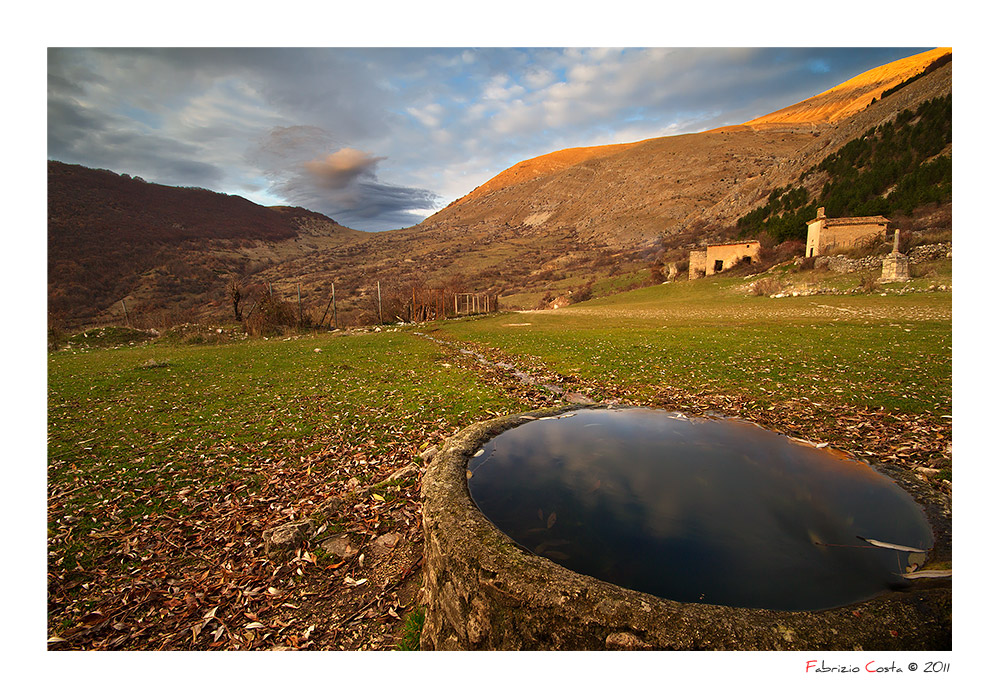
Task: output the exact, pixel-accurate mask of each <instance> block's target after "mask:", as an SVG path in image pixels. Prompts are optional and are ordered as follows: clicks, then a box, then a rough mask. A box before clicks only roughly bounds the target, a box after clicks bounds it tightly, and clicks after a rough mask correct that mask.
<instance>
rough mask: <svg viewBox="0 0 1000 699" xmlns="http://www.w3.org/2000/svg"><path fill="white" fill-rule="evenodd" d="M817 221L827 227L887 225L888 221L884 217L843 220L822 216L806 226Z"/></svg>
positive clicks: (857, 217)
mask: <svg viewBox="0 0 1000 699" xmlns="http://www.w3.org/2000/svg"><path fill="white" fill-rule="evenodd" d="M817 221H826V225H827V226H851V225H856V224H859V223H889V219H887V218H886V217H885V216H847V217H845V218H826V217H825V216H823V217H820V218H814V219H813V220H812V221H809V223H808V224H806V225H810V224H813V223H816V222H817Z"/></svg>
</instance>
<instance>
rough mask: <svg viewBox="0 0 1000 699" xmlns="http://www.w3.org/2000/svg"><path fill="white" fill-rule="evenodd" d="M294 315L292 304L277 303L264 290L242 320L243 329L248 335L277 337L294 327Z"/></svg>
mask: <svg viewBox="0 0 1000 699" xmlns="http://www.w3.org/2000/svg"><path fill="white" fill-rule="evenodd" d="M295 321H296V315H295V309H294V308H293V307H292V304H290V303H286V302H284V301H279V300H278V299H276V298H275V297H274V295H273V294H272V293H271V292H270V291H268V290H264V291H263V292H262V294H261V297H260V300H259V301H258V302H257V305H255V306H254V307H253V311H252V312H251V313H250V314H249V315H248V316H247V317H246V318H245V319H244V320H243V329H244V330H245V331H246V332H247V334H248V335H252V336H253V337H261V336H262V335H277V334H281V333H282V332H284V331H285V329H287V328H290V327H293V326H294V325H295Z"/></svg>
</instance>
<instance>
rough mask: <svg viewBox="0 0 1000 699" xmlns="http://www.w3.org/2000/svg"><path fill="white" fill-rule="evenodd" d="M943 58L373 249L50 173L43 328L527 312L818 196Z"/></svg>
mask: <svg viewBox="0 0 1000 699" xmlns="http://www.w3.org/2000/svg"><path fill="white" fill-rule="evenodd" d="M948 56H950V52H948V51H947V50H946V49H941V50H936V51H933V52H927V53H925V54H920V56H917V57H912V59H906V60H904V61H897V62H895V63H893V64H889V66H883V67H882V68H879V69H876V70H873V71H868V72H867V73H865V74H864V75H862V76H858V77H857V78H854V79H852V80H850V81H848V82H847V83H844V85H841V86H837V87H835V88H832V89H831V90H827V91H826V92H823V93H821V94H820V95H817V96H816V97H814V98H811V99H810V100H806V101H804V102H801V103H799V104H798V105H793V106H792V107H789V108H788V109H784V110H779V111H777V112H774V113H773V114H770V115H767V116H765V117H761V118H760V119H755V120H753V121H751V122H748V123H747V124H742V125H737V126H730V127H725V128H720V129H716V130H714V131H710V132H704V133H698V134H687V135H681V136H671V137H666V138H657V139H650V140H646V141H640V142H637V143H630V144H618V145H611V146H595V147H590V148H577V149H569V150H566V151H558V152H556V153H550V154H547V155H543V156H539V157H537V158H532V159H530V160H526V161H524V162H522V163H518V164H517V165H515V166H514V167H512V168H508V169H507V170H505V171H504V172H502V173H499V174H498V175H497V176H496V177H494V178H492V179H491V180H490V181H489V182H486V183H484V184H483V185H481V186H480V187H478V188H476V189H475V190H474V191H473V192H470V194H468V195H467V196H465V197H462V198H461V199H459V200H457V201H456V202H454V203H453V204H451V205H449V206H448V207H446V208H445V209H443V210H442V211H440V212H438V213H436V214H434V215H433V216H431V217H429V218H428V219H426V220H425V221H424V222H422V223H421V224H419V225H417V226H414V227H412V228H408V229H401V230H395V231H387V232H383V233H362V232H359V231H352V230H349V229H346V228H344V227H342V226H339V225H337V224H336V223H335V222H333V221H331V220H330V219H327V218H326V217H324V216H321V215H319V214H314V213H312V212H307V211H304V210H302V209H292V208H285V207H273V208H267V207H258V206H256V205H254V204H251V203H250V202H247V201H246V200H242V199H239V198H238V197H227V196H225V195H218V194H214V193H210V192H205V191H204V190H192V189H185V188H170V187H161V186H160V185H150V184H147V183H142V182H137V181H135V180H133V179H132V178H128V177H127V176H126V177H122V176H118V175H115V174H114V173H107V172H101V171H87V173H89V174H86V175H85V176H84V175H80V173H79V171H74V170H73V168H76V167H78V166H66V165H62V164H60V163H53V164H50V182H49V192H50V226H49V228H50V230H49V306H50V315H51V316H52V317H54V318H56V319H61V321H62V322H63V323H65V324H66V325H80V324H85V323H99V322H111V321H117V322H121V320H122V310H121V309H120V308H119V305H120V300H121V299H126V302H127V304H128V306H129V308H131V309H138V310H137V311H136V313H139V312H140V311H141V312H143V313H145V314H146V316H147V317H148V318H150V322H153V323H155V324H163V323H164V322H166V320H174V321H176V320H188V319H197V318H224V317H226V316H227V315H228V316H229V317H232V312H231V309H229V307H228V305H227V304H226V302H225V293H224V287H225V279H226V278H227V276H229V275H240V276H243V277H249V278H251V279H253V280H256V281H257V282H259V283H264V282H267V283H268V284H270V285H272V287H273V289H274V291H275V292H276V293H277V294H278V295H279V296H280V297H282V298H284V299H286V300H296V301H297V299H298V298H300V295H301V298H302V299H303V305H304V306H305V309H306V313H307V314H308V313H309V311H310V309H311V310H312V311H314V312H315V316H316V318H317V319H318V318H319V316H320V315H321V314H322V311H323V310H324V307H325V306H326V305H327V304H328V302H329V299H330V291H331V284H335V285H336V289H337V300H338V304H339V307H340V309H341V311H342V313H341V316H340V319H341V320H342V321H343V320H352V319H353V320H359V319H364V318H368V319H371V317H372V314H371V308H372V307H373V304H374V300H373V299H374V298H375V295H376V284H377V283H378V284H379V285H380V290H381V292H382V296H383V299H384V300H385V299H393V298H395V299H396V300H397V301H398V303H397V304H396V305H397V307H403V306H405V301H406V299H408V298H410V297H411V295H413V294H416V289H419V288H422V287H427V288H438V289H440V288H443V287H447V288H449V289H452V290H458V289H465V290H469V291H473V290H474V291H480V292H487V293H490V294H500V295H502V296H506V297H510V296H511V295H514V294H519V295H520V296H519V298H522V297H525V295H526V294H527V295H530V294H535V296H536V300H535V301H532V302H531V303H536V302H537V297H540V296H541V295H542V293H543V292H545V291H554V292H556V293H562V292H565V291H567V290H571V289H573V288H578V287H579V286H580V285H582V284H584V283H585V282H586V281H588V280H595V279H598V278H600V277H602V276H607V275H608V274H611V273H613V272H614V271H615V270H618V269H621V265H622V264H626V266H627V263H629V261H631V264H633V265H636V264H640V260H642V259H644V258H646V259H650V258H651V257H652V256H654V255H656V254H657V253H658V252H660V251H661V250H662V249H663V248H662V246H663V245H666V246H668V247H677V246H681V245H685V244H690V245H694V244H699V245H700V244H703V243H704V242H705V241H706V240H711V239H721V238H725V237H726V236H727V235H728V234H731V233H732V231H733V227H734V226H735V224H736V223H737V221H738V220H739V219H740V218H741V217H743V216H745V215H746V214H748V213H750V212H751V211H753V210H754V209H755V208H757V207H759V206H761V205H762V204H763V203H765V202H767V200H768V197H769V195H771V193H772V192H773V191H774V190H775V189H776V188H784V187H790V186H795V187H805V188H806V189H808V190H809V196H810V197H816V196H818V194H819V193H820V191H821V190H822V188H823V186H824V184H825V182H826V180H825V179H824V178H825V175H824V174H823V173H822V172H820V171H818V170H817V167H818V166H819V165H820V164H821V163H822V162H823V161H824V159H825V158H827V157H828V156H830V155H831V154H833V153H835V152H837V151H838V150H839V149H840V148H841V147H842V146H844V145H845V144H846V143H848V142H850V141H852V140H854V139H858V138H861V137H863V135H864V134H865V133H866V132H867V131H869V130H870V129H871V128H873V127H875V126H878V125H879V124H883V123H886V122H888V121H890V120H893V119H895V118H896V116H897V115H898V114H900V113H901V112H904V110H915V109H916V108H917V107H918V105H920V104H921V103H923V102H925V101H927V100H929V99H932V98H935V97H942V96H947V95H950V94H951V70H952V66H951V63H950V62H948V60H947V59H948ZM931 69H933V70H931ZM873 100H874V102H873ZM946 150H947V152H946V153H942V154H950V145H949V146H948V147H947V149H946ZM79 170H80V171H82V170H86V169H85V168H79ZM74 173H75V174H74ZM74 178H75V179H74ZM77 180H80V181H82V182H83V183H84V184H80V182H78V181H77ZM79 187H83V189H82V190H81V189H79ZM130 188H131V189H130ZM947 206H949V207H950V203H948V204H947ZM802 233H803V236H804V234H805V231H804V229H803V231H802ZM563 277H565V279H563ZM561 279H562V281H560V280H561ZM365 309H367V311H366V310H365ZM366 313H367V315H366ZM157 314H159V315H158V316H157ZM391 317H392V316H390V318H391ZM133 320H134V318H133Z"/></svg>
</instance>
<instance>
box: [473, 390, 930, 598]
mask: <svg viewBox="0 0 1000 699" xmlns="http://www.w3.org/2000/svg"><path fill="white" fill-rule="evenodd" d="M468 469H469V474H467V475H470V477H469V490H470V492H471V494H472V498H473V500H474V501H475V502H476V504H477V505H478V506H479V508H480V509H481V510H482V512H483V513H484V514H485V515H486V517H487V518H489V519H490V521H492V522H493V523H494V524H495V525H496V526H497V527H498V528H499V529H500V530H501V531H503V532H505V533H506V534H507V535H509V536H510V537H511V538H512V539H514V540H515V541H516V542H517V543H519V544H520V545H522V546H524V547H525V548H527V549H529V550H531V551H533V552H535V553H537V554H538V555H541V556H545V557H546V558H550V559H552V560H553V561H555V562H557V563H559V564H561V565H563V566H565V567H567V568H569V569H571V570H574V571H576V572H578V573H584V574H586V575H591V576H593V577H596V578H600V579H601V580H606V581H608V582H611V583H615V584H617V585H621V586H623V587H628V588H631V589H634V590H640V591H642V592H648V593H651V594H654V595H657V596H660V597H664V598H667V599H673V600H677V601H681V602H699V601H700V602H705V603H710V604H721V605H727V606H733V607H752V608H762V609H785V610H816V609H826V608H830V607H836V606H840V605H843V604H848V603H851V602H856V601H860V600H864V599H868V598H871V597H874V596H876V595H878V594H880V593H882V592H885V591H886V590H888V589H891V588H892V587H896V586H899V585H900V584H901V583H902V582H903V578H901V577H900V573H903V572H905V571H906V569H907V566H913V565H914V564H919V563H921V562H922V561H923V554H919V553H908V552H903V551H898V550H889V549H884V548H877V547H872V546H871V545H869V544H867V543H866V542H865V541H862V540H861V539H859V538H858V537H863V538H865V539H873V540H878V541H881V542H888V543H892V544H896V545H903V546H908V547H912V548H918V549H929V548H930V547H931V545H932V543H933V539H932V533H931V529H930V527H929V526H928V524H927V520H926V519H925V517H924V515H923V512H922V510H921V509H920V507H919V506H918V505H917V504H916V503H914V502H913V500H912V499H911V498H910V497H909V495H907V494H906V493H905V492H904V491H903V490H902V489H901V488H900V487H899V486H897V485H896V484H895V483H893V482H892V481H891V480H889V479H888V478H886V477H884V476H882V475H880V474H878V473H876V472H875V471H874V470H872V469H871V468H870V467H869V466H867V465H865V464H863V463H860V462H858V461H855V460H853V459H850V458H847V457H845V456H842V455H839V454H836V453H833V452H830V451H827V450H823V449H816V448H814V447H811V446H808V445H804V444H801V443H796V442H793V441H791V440H789V439H787V438H785V437H783V436H781V435H778V434H775V433H773V432H768V431H766V430H763V429H761V428H759V427H756V426H754V425H750V424H747V423H743V422H738V421H734V420H706V419H688V418H684V417H683V416H680V415H678V414H676V413H668V412H665V411H658V410H646V409H638V408H629V409H604V410H578V411H574V412H570V413H564V414H563V415H561V416H559V417H558V418H548V419H541V420H536V421H533V422H529V423H527V424H524V425H521V426H519V427H516V428H514V429H511V430H508V431H507V432H504V433H503V434H501V435H499V436H498V437H496V438H495V439H493V440H492V441H490V442H488V443H487V444H485V445H484V446H483V448H482V450H481V452H480V453H479V454H478V455H477V456H475V457H474V458H473V459H471V460H470V462H469V466H468Z"/></svg>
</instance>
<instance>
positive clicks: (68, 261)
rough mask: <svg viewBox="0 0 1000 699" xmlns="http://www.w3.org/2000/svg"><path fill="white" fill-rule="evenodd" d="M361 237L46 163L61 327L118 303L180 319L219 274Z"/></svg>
mask: <svg viewBox="0 0 1000 699" xmlns="http://www.w3.org/2000/svg"><path fill="white" fill-rule="evenodd" d="M365 235H366V234H363V233H360V232H358V231H351V230H350V229H347V228H344V227H342V226H339V225H337V224H336V222H334V221H332V220H330V219H329V218H327V217H325V216H323V215H321V214H317V213H314V212H311V211H307V210H306V209H301V208H297V207H270V208H269V207H263V206H259V205H257V204H254V203H252V202H250V201H247V200H246V199H243V198H242V197H236V196H230V195H226V194H218V193H216V192H210V191H208V190H204V189H197V188H189V187H167V186H164V185H159V184H151V183H148V182H145V181H143V180H141V179H140V178H132V177H129V176H128V175H118V174H115V173H113V172H109V171H107V170H93V169H89V168H85V167H81V166H79V165H67V164H64V163H59V162H54V161H50V162H49V165H48V289H49V294H48V306H49V315H50V318H52V319H54V320H56V319H58V320H59V321H60V322H62V323H65V324H67V325H69V326H76V325H80V324H84V323H88V322H94V321H97V320H98V319H101V318H104V319H107V320H110V319H112V318H113V317H114V316H115V315H117V314H118V313H120V312H122V311H121V309H120V304H121V301H122V300H125V301H126V308H129V307H132V308H135V306H136V305H139V306H141V307H142V309H143V310H144V311H145V313H146V314H147V315H150V316H151V317H150V318H149V320H150V321H151V322H152V321H154V320H155V321H162V320H164V319H166V320H168V321H169V320H181V319H184V318H185V314H186V312H187V311H189V310H190V309H193V308H195V307H196V306H200V305H205V304H208V305H215V304H214V300H215V297H216V296H217V291H218V289H219V288H221V287H223V286H224V281H221V280H224V278H225V277H226V275H244V274H247V273H251V272H254V271H260V270H262V269H264V268H266V267H267V266H269V265H271V264H273V263H275V262H278V261H283V260H285V259H294V258H295V257H301V256H303V255H305V254H306V253H310V252H313V251H314V250H316V249H319V248H320V246H322V245H331V244H334V245H340V244H343V243H344V242H345V241H352V240H356V239H358V238H360V237H364V236H365ZM154 314H156V315H157V317H156V318H153V317H152V316H153V315H154ZM164 314H166V315H164ZM134 315H135V314H133V319H134Z"/></svg>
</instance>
